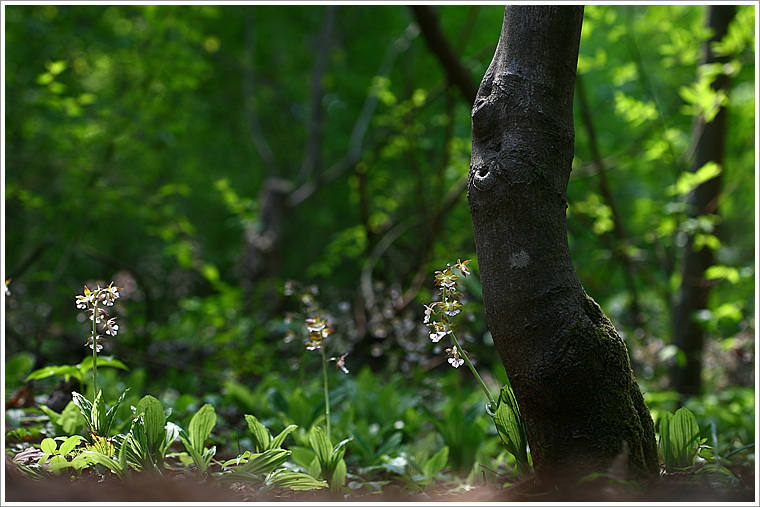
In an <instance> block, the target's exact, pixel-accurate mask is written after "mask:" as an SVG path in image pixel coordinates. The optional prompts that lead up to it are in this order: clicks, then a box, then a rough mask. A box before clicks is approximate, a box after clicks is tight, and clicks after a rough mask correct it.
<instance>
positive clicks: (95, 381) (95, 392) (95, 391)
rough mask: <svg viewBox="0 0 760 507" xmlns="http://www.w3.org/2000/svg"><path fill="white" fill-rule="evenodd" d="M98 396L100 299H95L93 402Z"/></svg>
mask: <svg viewBox="0 0 760 507" xmlns="http://www.w3.org/2000/svg"><path fill="white" fill-rule="evenodd" d="M97 396H98V300H97V299H95V302H94V303H93V311H92V403H93V404H95V398H97Z"/></svg>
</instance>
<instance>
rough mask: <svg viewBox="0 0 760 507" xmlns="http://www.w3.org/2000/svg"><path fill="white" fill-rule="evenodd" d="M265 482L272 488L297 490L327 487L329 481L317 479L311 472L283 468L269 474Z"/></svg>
mask: <svg viewBox="0 0 760 507" xmlns="http://www.w3.org/2000/svg"><path fill="white" fill-rule="evenodd" d="M264 483H265V484H266V485H267V486H269V487H270V488H274V489H277V488H288V489H292V490H296V491H306V490H310V489H321V488H326V487H327V482H325V481H320V480H317V479H315V478H314V477H312V476H311V475H309V474H304V473H301V472H292V471H290V470H286V469H284V468H281V469H279V470H275V471H274V472H272V473H271V474H269V475H268V476H267V478H266V480H265V481H264Z"/></svg>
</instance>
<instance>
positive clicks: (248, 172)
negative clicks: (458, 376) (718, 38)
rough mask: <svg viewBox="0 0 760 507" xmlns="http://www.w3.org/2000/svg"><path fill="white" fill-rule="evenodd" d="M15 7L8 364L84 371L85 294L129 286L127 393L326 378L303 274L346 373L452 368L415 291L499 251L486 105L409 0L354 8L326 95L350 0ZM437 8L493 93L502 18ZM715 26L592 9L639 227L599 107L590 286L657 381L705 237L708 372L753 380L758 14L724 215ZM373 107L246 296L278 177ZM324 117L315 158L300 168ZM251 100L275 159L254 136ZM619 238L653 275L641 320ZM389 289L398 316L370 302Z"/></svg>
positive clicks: (576, 226) (474, 330)
mask: <svg viewBox="0 0 760 507" xmlns="http://www.w3.org/2000/svg"><path fill="white" fill-rule="evenodd" d="M4 9H5V10H4V12H5V17H4V22H5V36H6V39H5V50H6V51H5V59H4V65H5V78H6V82H5V104H4V105H5V139H4V147H5V160H4V170H5V174H4V176H5V196H4V197H5V203H4V204H5V207H4V217H5V264H4V269H5V274H6V278H12V281H11V283H10V289H11V291H12V296H10V297H8V298H6V307H5V330H6V334H5V337H4V338H5V347H6V357H11V356H13V355H14V354H16V353H20V352H31V353H32V354H33V358H34V367H41V366H43V365H47V364H74V363H78V362H79V361H80V360H81V358H82V357H83V355H84V354H83V353H84V352H85V349H84V347H83V345H84V342H85V334H86V332H85V327H86V326H83V323H82V322H78V321H77V313H78V312H77V311H76V309H75V306H74V296H75V295H76V294H80V293H81V290H82V285H83V284H88V285H95V284H97V283H100V284H101V285H104V284H107V283H108V282H110V281H111V280H115V281H116V284H117V285H119V286H122V287H124V289H125V290H124V292H123V296H124V297H123V299H122V300H120V301H119V305H118V308H116V310H115V311H116V314H117V315H118V316H119V318H120V325H121V326H122V332H121V333H120V334H119V336H118V339H116V340H112V342H111V343H109V344H108V346H107V349H106V352H107V353H113V354H114V355H115V356H116V357H118V358H120V359H121V360H123V361H124V362H125V363H126V364H128V365H130V367H131V368H133V370H132V373H131V374H130V375H131V376H130V378H129V379H128V380H127V382H135V383H136V384H137V385H142V386H146V385H147V386H153V388H154V389H156V391H155V392H159V393H162V395H163V396H164V397H166V396H169V397H171V396H174V397H175V398H176V397H177V396H180V395H182V393H183V392H184V393H192V395H193V396H197V395H201V394H202V393H205V395H208V396H218V395H219V393H220V390H222V386H227V389H233V388H231V387H229V386H233V387H234V386H235V385H245V386H247V389H256V386H257V385H259V384H261V383H262V382H269V381H271V379H272V378H277V377H284V376H291V377H294V378H299V379H300V380H302V381H303V382H304V383H305V382H307V381H308V379H309V378H310V377H312V376H316V375H318V365H317V364H316V362H309V361H307V360H306V356H305V351H304V348H303V341H305V336H304V335H303V334H299V335H298V336H297V339H295V340H293V341H288V340H285V339H284V337H286V336H287V333H286V332H287V330H288V329H289V327H292V324H290V323H289V321H288V319H287V318H286V312H288V311H296V310H298V309H299V304H298V303H297V302H296V301H294V300H293V298H288V297H285V296H284V295H283V294H282V287H283V284H284V282H285V280H287V279H294V280H298V281H300V282H303V283H304V284H306V285H309V284H316V285H317V286H318V287H319V292H318V294H316V295H315V296H314V297H315V299H316V300H317V301H318V302H319V304H320V305H322V307H323V308H324V310H323V311H324V312H325V313H326V314H327V315H329V316H330V317H331V320H332V321H333V322H335V323H336V332H335V333H334V335H333V336H335V340H337V342H336V347H337V349H339V350H344V351H349V350H350V351H352V353H351V355H349V356H348V359H347V365H348V367H349V368H350V369H355V370H356V371H359V369H360V368H361V367H362V366H364V365H369V366H370V367H372V368H373V369H375V370H376V371H398V372H400V374H401V375H404V376H406V377H407V378H417V379H419V375H420V372H421V371H429V370H431V369H433V368H435V370H432V371H436V372H439V371H440V370H442V369H444V368H446V367H447V365H446V363H445V360H443V358H442V357H441V356H442V354H440V353H439V352H440V350H434V348H433V346H432V344H430V342H429V340H428V338H427V333H426V328H425V327H424V326H423V325H422V322H421V321H422V318H421V315H422V312H421V310H422V307H421V305H419V302H420V300H425V301H429V300H430V299H431V297H432V294H433V286H432V280H433V277H432V273H433V271H434V270H436V269H441V268H442V267H444V266H445V264H446V263H447V262H452V261H454V260H455V259H456V258H461V259H466V258H472V259H473V260H475V259H476V257H475V249H474V241H473V238H472V230H471V222H470V216H469V211H468V208H467V202H466V196H465V193H464V191H463V189H464V186H463V185H464V182H465V180H466V176H467V170H468V164H469V153H470V147H471V145H470V142H471V141H470V104H468V103H467V101H466V100H464V99H463V98H462V96H461V94H460V93H459V91H458V90H457V89H455V88H451V87H447V83H446V79H445V75H444V73H443V71H442V70H441V67H440V64H439V63H438V61H437V60H436V59H435V58H434V56H433V55H432V53H431V52H430V50H429V48H428V46H427V45H426V43H425V41H424V40H423V38H422V36H421V35H419V33H418V30H417V28H416V25H415V24H414V19H413V15H412V13H411V11H410V10H409V9H408V8H407V7H403V6H370V5H360V6H350V5H341V6H338V7H337V8H336V9H335V12H334V16H335V18H334V28H333V33H332V38H331V43H330V45H329V48H328V49H327V50H325V58H326V66H325V70H324V73H323V74H322V75H321V76H320V77H319V84H320V86H321V91H320V92H319V96H318V99H317V100H316V102H315V101H313V100H312V99H311V93H312V92H311V89H312V86H313V85H312V79H313V75H314V72H315V71H314V69H315V66H316V63H315V61H316V58H317V57H316V56H315V55H317V54H318V51H316V50H315V48H319V47H322V46H321V42H320V41H321V40H322V39H321V38H322V37H323V35H322V32H323V30H324V26H325V23H326V16H327V7H326V6H283V5H277V6H220V5H205V6H201V5H190V6H168V5H165V6H136V5H113V6H90V5H77V6H63V5H59V6H53V5H26V6H20V5H7V6H5V8H4ZM437 10H438V13H439V16H440V22H441V25H442V28H443V31H444V33H445V35H446V37H447V38H448V40H449V42H450V43H451V45H452V46H453V47H454V48H455V50H456V52H457V53H458V54H459V56H460V57H461V59H462V62H463V64H464V65H465V67H466V68H467V69H468V71H469V72H470V74H471V76H472V79H473V80H474V81H475V82H476V83H477V82H479V80H480V79H481V77H482V75H483V74H484V72H485V70H486V68H487V66H488V64H489V63H490V60H491V57H492V56H493V52H494V49H495V44H496V41H497V40H498V35H499V31H500V27H501V21H502V17H503V7H501V6H454V5H451V6H441V7H438V8H437ZM704 15H705V7H704V6H701V5H691V6H676V5H667V6H604V5H592V6H587V7H586V11H585V19H584V25H583V33H582V41H581V47H580V52H581V54H580V57H579V62H578V73H579V76H580V77H581V79H582V81H583V86H584V89H585V95H586V99H587V101H588V107H589V109H590V111H591V113H592V119H593V122H594V126H595V130H596V133H597V142H598V144H599V149H600V152H601V156H602V158H603V161H604V164H605V166H606V168H607V170H606V171H605V173H606V177H607V180H608V185H609V188H610V190H611V196H612V197H613V199H614V202H615V204H616V206H617V208H618V210H619V214H620V216H621V217H622V219H623V222H624V225H625V230H626V231H627V237H626V238H624V239H621V238H619V237H617V236H615V234H613V229H612V223H611V220H612V218H611V215H610V213H611V211H610V202H609V200H608V197H606V196H605V195H603V193H602V192H601V190H600V183H599V174H598V171H597V170H596V169H595V166H594V165H593V163H592V157H591V153H590V148H589V137H588V131H587V130H586V129H585V128H584V124H583V123H582V122H581V120H580V111H579V103H578V100H577V98H576V112H577V113H578V115H576V157H575V160H574V170H573V173H572V176H571V182H570V187H569V191H568V201H569V211H568V228H569V241H570V245H571V250H572V254H573V258H574V261H575V265H576V269H577V270H578V273H579V276H580V279H581V281H582V282H583V284H584V286H585V287H586V289H587V291H588V293H589V294H591V295H592V296H593V297H594V298H595V299H596V300H597V301H598V302H599V303H600V304H601V306H602V307H603V308H604V310H605V311H606V313H607V314H608V315H609V316H610V317H611V318H612V319H613V321H614V322H615V324H616V326H617V328H618V330H619V331H620V332H621V334H623V335H624V337H625V339H626V342H627V344H628V346H629V349H630V351H631V355H632V358H633V364H634V368H635V370H636V374H637V377H638V379H639V380H640V382H641V383H642V385H643V386H644V387H645V388H647V389H648V390H652V391H656V390H661V389H665V388H667V375H666V371H667V366H668V364H669V362H672V361H676V360H678V354H677V351H674V350H673V349H672V347H669V344H670V342H671V336H670V330H669V329H670V328H669V312H670V307H671V301H672V298H673V294H674V291H675V290H676V288H677V287H678V284H679V280H678V275H677V273H678V270H677V267H678V266H679V262H680V249H679V246H680V245H682V244H683V238H684V235H685V234H687V233H689V231H693V230H695V228H696V230H698V231H699V233H700V234H703V236H704V242H705V244H706V245H707V246H706V247H708V248H714V249H715V251H716V255H717V259H718V262H719V265H717V266H715V267H714V269H713V271H712V274H713V275H714V277H715V279H716V281H717V285H716V288H715V289H714V290H713V291H712V294H711V300H710V308H709V310H707V311H704V312H701V313H700V314H699V315H697V318H699V319H700V320H701V321H702V322H703V323H704V325H705V326H706V328H707V329H708V330H709V332H710V336H711V338H712V340H711V341H710V343H709V345H708V347H707V350H706V352H705V354H706V356H705V357H706V363H705V364H706V372H705V376H706V378H707V379H708V380H709V389H710V390H714V391H718V390H721V389H723V388H725V387H726V386H728V385H752V384H751V382H752V370H753V368H754V345H753V336H754V326H755V322H754V311H755V306H756V302H755V299H754V277H755V264H754V254H755V237H754V233H755V216H756V214H755V212H756V209H755V202H754V197H755V193H754V189H755V187H756V182H755V170H754V160H755V146H754V125H755V116H754V115H755V108H756V103H755V89H756V83H755V82H754V76H755V66H754V62H755V57H754V48H755V41H754V26H755V21H754V7H752V6H741V7H739V8H738V12H737V17H736V20H735V21H734V24H733V26H732V29H731V32H730V33H729V39H730V40H727V41H725V43H726V44H729V45H731V47H730V49H732V52H733V53H734V54H735V57H734V59H733V60H732V62H731V64H730V65H732V69H731V73H732V80H731V83H732V85H731V86H732V88H731V92H730V94H729V97H728V102H727V107H728V110H729V122H730V125H729V129H728V130H729V133H728V143H727V147H726V149H727V151H726V159H725V167H724V168H723V170H724V192H723V194H722V200H721V203H720V208H719V210H720V211H719V214H720V217H719V224H716V223H693V221H689V220H688V219H687V218H686V214H685V212H684V199H685V194H686V192H685V191H684V190H685V189H686V190H688V188H689V187H688V180H687V179H685V177H684V173H685V172H687V171H688V170H689V167H690V165H689V164H690V156H691V151H690V150H691V148H690V146H691V144H690V143H691V142H692V125H693V121H694V116H695V114H697V113H699V112H700V109H699V108H700V104H709V103H710V101H711V99H712V98H714V97H711V96H710V95H709V94H710V91H709V86H708V87H705V86H704V82H701V81H700V78H699V77H698V63H699V55H700V48H701V45H702V42H703V41H704V40H705V39H706V38H707V37H708V35H709V34H708V33H707V32H706V31H705V29H704V28H703V24H704ZM389 55H391V56H393V55H395V57H394V59H393V60H392V66H391V67H390V71H389V72H388V74H387V75H380V74H381V71H380V69H382V68H383V62H384V60H386V59H388V58H390V56H389ZM368 98H369V99H373V98H375V99H376V100H377V106H376V109H375V110H374V114H373V115H372V116H371V120H370V122H369V125H368V128H367V131H366V135H365V136H364V137H363V139H362V141H363V142H362V143H361V156H360V157H359V159H358V161H357V162H356V163H355V164H350V165H349V167H348V168H347V170H345V171H344V172H342V173H340V174H339V175H338V177H336V178H335V179H331V180H325V181H323V182H322V183H321V185H320V186H318V189H317V190H316V191H315V193H314V194H312V195H311V197H309V198H308V199H306V200H305V201H303V202H302V203H299V204H298V205H297V206H294V207H292V208H289V209H287V210H286V214H285V215H284V221H283V228H282V235H281V238H282V249H281V254H280V256H279V259H278V260H279V263H278V268H277V270H276V271H271V272H267V273H266V276H264V277H262V278H260V279H257V280H254V281H249V282H250V283H249V284H248V285H246V283H244V282H245V280H244V273H245V271H244V270H243V269H241V265H242V264H244V263H245V262H246V259H247V257H246V256H245V249H244V245H245V241H246V237H247V235H248V237H250V235H251V234H254V235H255V234H256V233H257V232H261V225H262V213H263V210H262V209H261V202H260V195H261V192H262V187H263V185H264V182H265V180H266V178H267V177H268V176H276V177H278V178H281V179H286V180H288V181H290V182H291V183H292V184H293V185H295V186H298V185H300V184H303V183H308V182H310V181H311V182H314V181H317V182H319V181H320V180H319V179H318V177H317V175H319V174H323V175H326V174H329V173H330V168H331V167H333V165H334V164H337V163H339V162H340V161H341V160H342V159H344V157H345V156H346V154H347V153H348V152H349V150H350V147H351V146H352V144H351V143H352V137H351V136H352V132H354V129H355V128H356V120H357V118H359V117H361V114H362V113H361V111H362V108H363V107H364V104H365V101H367V100H368ZM315 106H316V107H318V108H319V109H320V111H321V114H322V123H321V126H322V133H321V137H320V139H319V142H318V147H319V150H318V163H317V164H316V166H315V170H314V172H313V173H312V174H311V176H303V175H302V174H301V167H302V165H303V159H304V153H305V152H306V148H305V147H306V146H307V145H308V143H309V140H310V127H309V125H310V123H309V122H310V118H311V117H312V113H313V112H314V108H315ZM251 111H255V114H256V121H257V122H258V128H259V130H260V133H261V136H262V137H263V139H264V140H265V141H266V144H267V145H268V147H269V150H270V151H271V153H272V159H273V160H274V163H269V162H268V161H267V159H266V156H264V157H262V151H261V149H260V148H257V138H256V134H255V131H256V127H255V125H254V124H252V123H251V117H250V112H251ZM252 125H253V127H252ZM258 142H260V139H259V141H258ZM449 197H452V198H451V200H447V199H448V198H449ZM391 240H392V241H391ZM621 252H623V253H624V254H625V255H626V256H628V258H630V259H632V261H633V264H634V267H635V269H634V278H633V282H632V283H633V288H635V292H636V294H637V298H638V302H639V304H640V305H641V307H642V313H641V315H640V316H638V317H634V316H632V315H631V297H632V291H631V289H632V287H631V284H630V283H629V282H627V281H626V280H625V278H624V276H623V270H622V259H623V254H621ZM475 264H476V263H475V262H473V265H474V266H475ZM474 271H475V274H476V275H477V268H476V266H475V270H474ZM368 276H369V277H370V278H368ZM367 280H369V289H370V292H371V293H372V294H373V298H374V306H370V308H369V310H368V311H366V312H365V311H364V307H365V303H366V301H367V292H366V291H364V292H363V288H365V289H366V285H362V283H363V282H365V281H367ZM468 283H469V284H470V285H468V286H467V289H468V291H469V293H470V297H471V299H470V301H469V305H470V306H469V309H470V311H471V313H472V320H471V321H470V326H469V327H470V329H469V335H468V336H467V337H466V340H467V344H468V347H469V349H471V353H472V355H473V357H474V359H475V360H476V361H477V362H478V364H479V365H484V366H485V368H486V370H491V371H493V373H492V375H495V376H496V378H498V376H499V375H501V374H502V370H503V368H502V367H501V365H500V364H499V362H498V360H496V354H494V349H493V344H492V342H490V341H489V335H488V333H487V329H486V324H485V320H484V317H483V315H482V311H480V307H479V288H478V285H477V278H476V277H473V281H472V282H470V281H469V280H468ZM251 286H252V288H251ZM404 296H408V297H407V298H406V300H405V304H398V301H399V299H400V298H404ZM394 301H395V305H394ZM637 319H638V320H637ZM463 377H464V378H463V380H462V381H463V382H466V383H468V385H469V383H470V380H471V379H469V378H468V377H467V376H466V375H464V376H463ZM114 378H115V372H114ZM104 381H105V380H104ZM18 382H19V379H18V378H11V379H10V382H9V384H8V389H9V390H10V389H11V388H13V387H15V386H16V385H17V384H18ZM236 383H238V384H236ZM154 384H155V385H154ZM180 385H181V386H182V389H181V392H177V391H176V390H177V389H179V387H177V386H180ZM167 386H174V387H167ZM472 388H473V390H475V389H476V387H475V385H474V384H473V385H472ZM146 389H147V387H146ZM172 390H174V391H172ZM233 390H234V389H233ZM645 390H646V389H645ZM138 391H139V390H138ZM146 392H154V391H146ZM229 392H231V391H229V390H227V391H224V393H226V394H229ZM240 392H242V393H245V391H240ZM172 393H173V394H172ZM9 394H10V392H7V393H6V398H7V397H8V396H9ZM136 394H137V392H136V393H135V395H136Z"/></svg>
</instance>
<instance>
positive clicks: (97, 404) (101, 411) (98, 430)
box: [90, 391, 108, 437]
mask: <svg viewBox="0 0 760 507" xmlns="http://www.w3.org/2000/svg"><path fill="white" fill-rule="evenodd" d="M90 419H91V420H92V424H93V426H92V431H93V433H95V434H96V435H100V436H102V437H107V436H108V432H107V430H106V426H107V424H106V402H105V401H103V391H98V394H97V396H95V401H94V402H93V403H92V413H91V414H90Z"/></svg>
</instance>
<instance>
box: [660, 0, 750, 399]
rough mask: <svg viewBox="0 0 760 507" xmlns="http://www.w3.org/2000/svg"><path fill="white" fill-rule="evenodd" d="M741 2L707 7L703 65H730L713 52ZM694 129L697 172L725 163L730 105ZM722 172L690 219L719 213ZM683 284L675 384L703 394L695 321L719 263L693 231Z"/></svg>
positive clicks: (725, 82) (675, 321) (725, 84)
mask: <svg viewBox="0 0 760 507" xmlns="http://www.w3.org/2000/svg"><path fill="white" fill-rule="evenodd" d="M735 12H736V6H734V5H713V6H709V7H708V15H707V26H708V27H709V28H711V29H712V31H713V36H712V37H711V38H710V40H709V41H706V42H705V46H704V56H703V58H702V63H704V64H710V63H716V62H719V63H725V62H727V61H728V57H722V58H717V57H715V56H714V55H713V54H712V51H711V50H710V44H711V43H713V42H715V41H719V40H721V39H722V38H723V36H724V35H725V34H726V32H727V31H728V25H729V23H730V22H731V20H732V19H733V18H734V14H735ZM712 87H713V89H714V90H721V91H723V92H725V93H726V94H727V93H728V88H729V79H728V76H726V75H724V74H722V75H720V76H718V77H717V78H716V80H715V82H713V84H712ZM694 133H695V135H696V136H699V140H698V142H697V148H696V156H695V158H694V166H693V170H694V171H697V170H698V169H699V168H701V167H702V166H704V165H705V164H706V163H708V162H711V161H712V162H715V163H717V164H718V165H722V164H723V151H724V143H725V139H726V109H725V108H724V107H721V108H720V109H719V111H718V113H717V114H716V116H715V118H713V120H712V121H711V122H709V123H707V122H706V121H705V118H704V117H702V116H699V117H698V118H697V120H696V122H695V124H694ZM721 179H722V178H721V175H720V174H718V176H716V177H715V178H712V179H711V180H709V181H706V182H704V183H702V184H701V185H699V186H698V187H697V188H696V189H694V191H693V192H692V193H691V195H690V196H689V208H690V209H689V217H690V218H692V219H693V218H696V217H698V216H707V215H714V214H716V213H717V211H718V194H719V193H720V189H721ZM683 252H684V253H683V256H684V261H683V268H682V272H681V274H682V279H681V287H680V289H679V291H678V295H677V299H676V302H675V304H674V305H673V310H672V319H671V320H672V325H673V343H674V344H675V345H676V346H678V348H680V349H681V350H682V351H683V352H684V355H685V357H686V363H685V364H684V365H683V366H681V365H679V364H678V363H676V365H675V366H674V368H673V370H672V379H671V382H672V385H673V387H674V388H675V389H676V390H677V391H678V392H679V393H681V394H684V395H698V394H700V392H701V390H702V348H703V347H704V341H705V336H704V329H702V327H701V326H700V325H699V323H698V322H697V321H695V320H694V314H695V312H697V311H698V310H702V309H705V308H707V298H708V296H709V294H710V287H711V283H710V281H709V280H707V279H705V277H704V274H705V271H706V270H707V268H709V267H710V266H712V265H713V264H714V263H715V258H714V256H713V251H712V249H711V248H709V247H708V246H701V248H700V247H696V246H695V244H694V234H689V236H688V239H687V242H686V245H685V246H684V251H683Z"/></svg>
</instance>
